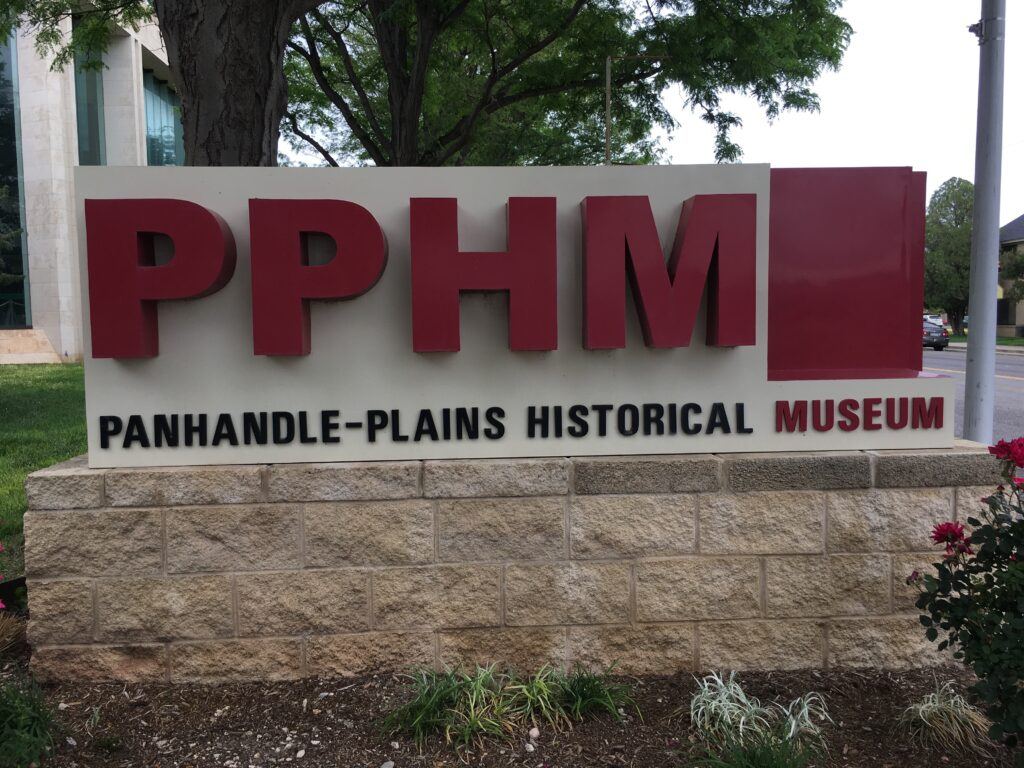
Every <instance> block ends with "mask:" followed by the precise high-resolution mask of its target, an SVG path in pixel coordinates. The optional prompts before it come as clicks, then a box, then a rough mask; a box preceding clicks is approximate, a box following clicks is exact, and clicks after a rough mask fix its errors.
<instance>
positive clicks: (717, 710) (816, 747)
mask: <svg viewBox="0 0 1024 768" xmlns="http://www.w3.org/2000/svg"><path fill="white" fill-rule="evenodd" d="M690 722H691V724H692V726H693V729H694V732H695V733H696V735H697V738H699V739H700V740H701V741H702V742H704V744H705V745H706V746H707V747H708V748H709V754H708V756H707V758H705V762H704V763H700V764H701V765H709V766H711V765H722V766H726V765H737V766H747V765H750V766H755V765H758V766H759V765H765V766H771V765H779V766H788V765H795V766H801V765H805V764H806V763H807V761H808V760H810V759H811V758H812V757H813V756H814V755H816V754H818V753H819V752H821V751H823V750H824V748H825V737H824V733H823V732H822V729H821V726H822V724H824V723H831V722H832V718H831V717H830V716H829V714H828V708H827V707H826V705H825V700H824V699H823V698H822V696H821V695H820V694H818V693H813V692H812V693H807V694H805V695H803V696H801V697H799V698H797V699H794V700H793V701H791V702H789V704H787V705H782V704H769V705H764V704H762V703H761V701H760V700H759V699H757V698H755V697H753V696H748V695H747V693H746V691H744V690H743V687H742V686H741V685H740V684H739V682H738V681H737V680H736V675H735V673H730V675H729V677H728V678H724V677H722V675H720V674H719V673H717V672H715V673H712V674H710V675H708V676H707V677H705V678H703V679H702V680H698V681H697V691H696V693H694V695H693V697H692V698H691V700H690ZM805 758H806V759H805ZM794 759H797V760H798V762H792V760H794ZM772 760H775V761H776V762H772ZM799 760H802V761H803V762H799ZM718 761H725V762H718ZM765 761H767V762H765ZM787 761H789V762H787Z"/></svg>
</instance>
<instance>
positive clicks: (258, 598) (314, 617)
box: [236, 569, 370, 635]
mask: <svg viewBox="0 0 1024 768" xmlns="http://www.w3.org/2000/svg"><path fill="white" fill-rule="evenodd" d="M236 588H237V590H238V631H239V634H241V635H300V634H303V633H306V632H359V631H361V630H365V629H369V628H370V575H369V573H368V572H366V571H361V570H356V569H348V570H343V571H290V572H287V571H286V572H282V573H251V574H243V575H240V576H238V578H237V580H236Z"/></svg>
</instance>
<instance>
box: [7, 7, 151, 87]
mask: <svg viewBox="0 0 1024 768" xmlns="http://www.w3.org/2000/svg"><path fill="white" fill-rule="evenodd" d="M152 14H153V8H152V6H151V4H150V3H149V2H147V0H90V1H89V2H88V3H83V2H80V0H4V2H2V3H0V37H2V38H6V37H7V36H8V35H9V34H10V33H11V32H12V31H13V30H14V29H15V28H16V27H19V26H21V27H24V28H26V29H27V30H28V31H29V32H30V33H31V34H33V35H35V39H36V50H38V51H39V55H40V56H53V64H52V67H53V69H54V70H60V69H63V68H64V67H66V66H67V65H68V64H70V63H71V62H72V61H75V60H76V58H78V60H79V61H80V62H84V64H83V68H92V69H98V68H101V67H102V66H103V65H102V63H101V62H100V58H99V54H100V53H102V52H103V51H104V50H105V49H106V47H107V44H108V43H109V41H110V36H111V34H113V31H114V28H115V27H121V28H122V29H132V30H138V29H139V27H140V26H141V25H143V24H145V23H146V22H147V21H149V19H150V18H151V16H152ZM72 19H74V22H75V23H74V25H69V24H68V22H69V21H71V20H72ZM69 28H70V31H71V34H70V35H69V34H67V32H68V30H69Z"/></svg>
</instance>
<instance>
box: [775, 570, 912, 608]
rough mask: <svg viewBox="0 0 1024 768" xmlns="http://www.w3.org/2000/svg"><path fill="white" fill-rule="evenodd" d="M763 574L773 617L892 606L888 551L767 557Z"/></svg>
mask: <svg viewBox="0 0 1024 768" xmlns="http://www.w3.org/2000/svg"><path fill="white" fill-rule="evenodd" d="M765 578H766V583H767V589H766V592H767V613H768V616H769V617H772V618H776V617H791V618H796V617H808V616H856V615H861V614H885V613H889V612H890V607H889V606H890V585H891V583H892V573H891V564H890V561H889V557H888V556H887V555H829V556H827V557H824V556H821V555H818V556H806V555H801V556H796V557H769V558H766V563H765Z"/></svg>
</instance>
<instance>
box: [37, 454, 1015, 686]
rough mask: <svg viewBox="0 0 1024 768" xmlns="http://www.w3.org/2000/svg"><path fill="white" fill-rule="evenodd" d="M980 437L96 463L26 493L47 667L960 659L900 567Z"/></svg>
mask: <svg viewBox="0 0 1024 768" xmlns="http://www.w3.org/2000/svg"><path fill="white" fill-rule="evenodd" d="M998 471H999V467H998V464H997V463H996V462H995V461H994V460H993V459H991V457H989V456H988V454H987V453H986V452H985V450H984V448H982V447H981V446H977V445H974V444H969V443H958V445H957V446H956V447H955V448H953V449H950V450H937V451H874V452H849V453H816V454H771V455H727V456H711V455H699V456H696V455H695V456H653V457H652V456H647V457H614V458H572V459H521V460H499V461H491V460H486V461H485V460H480V461H424V462H415V461H413V462H380V463H352V464H314V465H268V466H238V467H181V468H167V469H164V468H161V469H109V470H91V469H88V468H87V467H86V466H85V463H84V461H83V460H81V459H78V460H74V461H71V462H67V463H65V464H62V465H58V466H55V467H51V468H49V469H46V470H43V471H40V472H36V473H34V474H33V475H31V476H30V477H29V478H28V481H27V483H26V488H27V492H28V498H29V506H30V510H29V512H28V513H26V516H25V561H26V571H27V575H28V579H29V609H30V614H31V616H30V622H29V638H30V641H31V643H32V644H33V650H34V653H33V661H32V664H33V666H34V669H35V671H36V672H37V673H38V674H39V675H41V676H43V677H50V678H62V679H67V678H89V679H110V678H116V679H125V680H171V681H193V680H206V681H213V680H229V679H230V680H238V679H289V678H298V677H302V676H307V675H350V674H357V673H360V672H364V671H368V670H371V669H378V668H392V669H397V668H405V667H409V666H415V665H434V666H442V665H456V664H474V663H478V662H479V663H483V662H490V661H497V662H503V663H507V664H509V665H512V666H515V667H518V668H520V669H524V670H532V669H534V668H536V667H538V666H540V665H541V664H545V663H546V664H555V665H559V666H570V665H573V664H576V663H581V664H585V665H589V666H607V665H609V664H611V663H613V662H614V663H616V664H617V668H618V669H619V670H621V671H622V672H625V673H635V674H646V673H671V672H676V671H679V670H688V671H697V670H704V669H712V668H714V669H741V670H742V669H755V668H756V669H796V668H806V667H812V668H814V667H816V668H826V667H829V666H850V667H892V668H900V667H913V666H922V665H927V664H931V663H936V662H938V661H940V660H942V659H941V658H940V657H939V656H938V654H937V653H936V651H935V648H934V646H933V645H932V644H930V643H928V642H926V641H925V639H924V635H923V631H922V629H921V627H920V625H919V623H918V621H917V613H916V611H915V609H914V607H913V599H914V596H913V594H912V592H911V591H910V590H909V588H907V587H906V585H905V583H904V579H905V577H906V575H907V574H908V573H909V572H910V571H911V570H913V569H915V568H921V567H922V566H923V565H926V564H928V563H930V562H933V561H934V560H935V559H936V558H937V553H936V552H935V551H934V550H932V549H931V548H930V546H929V538H928V534H929V531H930V529H931V527H932V526H933V525H934V524H936V523H938V522H942V521H944V520H951V519H957V518H960V519H962V518H963V517H964V516H965V515H966V514H967V512H968V511H969V510H970V509H971V507H972V505H975V504H978V503H979V502H978V499H980V497H981V496H983V495H985V494H986V493H988V492H990V491H991V489H992V488H993V487H994V485H995V484H996V483H997V482H998V481H999V475H998Z"/></svg>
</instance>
